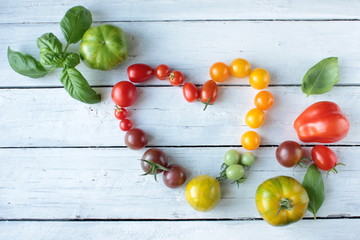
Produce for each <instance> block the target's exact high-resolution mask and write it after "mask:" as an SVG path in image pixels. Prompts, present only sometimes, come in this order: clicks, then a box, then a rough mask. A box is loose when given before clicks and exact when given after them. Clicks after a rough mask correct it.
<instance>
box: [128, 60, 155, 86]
mask: <svg viewBox="0 0 360 240" xmlns="http://www.w3.org/2000/svg"><path fill="white" fill-rule="evenodd" d="M127 74H128V77H129V80H130V81H132V82H134V83H139V82H144V81H146V80H149V79H150V78H151V77H152V76H153V75H154V70H153V69H152V68H151V67H150V66H148V65H146V64H143V63H136V64H133V65H131V66H129V67H128V69H127Z"/></svg>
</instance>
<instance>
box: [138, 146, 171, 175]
mask: <svg viewBox="0 0 360 240" xmlns="http://www.w3.org/2000/svg"><path fill="white" fill-rule="evenodd" d="M141 160H142V161H141V168H142V169H143V170H144V172H145V173H148V174H154V173H155V171H156V173H161V172H162V171H163V170H162V169H160V168H159V167H160V166H161V167H165V168H166V167H167V165H168V163H169V161H168V157H167V156H166V154H165V153H164V152H163V151H161V150H160V149H157V148H150V149H149V150H147V151H146V152H145V153H144V154H143V156H142V158H141ZM144 160H146V161H148V162H150V164H149V163H148V162H146V161H144ZM156 164H158V165H160V166H158V165H156ZM151 165H152V166H151ZM152 167H153V169H151V168H152ZM151 170H153V171H151Z"/></svg>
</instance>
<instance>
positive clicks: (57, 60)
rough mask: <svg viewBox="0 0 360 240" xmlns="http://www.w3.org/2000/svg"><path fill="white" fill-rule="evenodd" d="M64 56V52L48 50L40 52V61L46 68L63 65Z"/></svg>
mask: <svg viewBox="0 0 360 240" xmlns="http://www.w3.org/2000/svg"><path fill="white" fill-rule="evenodd" d="M64 58H65V57H64V54H62V53H54V52H47V51H45V52H42V53H40V63H41V65H43V66H44V67H46V68H54V67H55V68H59V67H62V63H63V61H64Z"/></svg>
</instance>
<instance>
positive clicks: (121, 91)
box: [111, 81, 136, 107]
mask: <svg viewBox="0 0 360 240" xmlns="http://www.w3.org/2000/svg"><path fill="white" fill-rule="evenodd" d="M111 98H112V100H113V101H114V103H115V104H116V105H118V106H120V107H129V106H131V105H133V104H134V102H135V100H136V87H135V85H134V84H132V83H131V82H129V81H121V82H118V83H117V84H115V86H114V87H113V89H112V91H111Z"/></svg>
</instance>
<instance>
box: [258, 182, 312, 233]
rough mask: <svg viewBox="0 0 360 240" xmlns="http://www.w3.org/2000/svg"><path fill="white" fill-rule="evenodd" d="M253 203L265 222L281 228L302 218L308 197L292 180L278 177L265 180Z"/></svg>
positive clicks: (300, 186)
mask: <svg viewBox="0 0 360 240" xmlns="http://www.w3.org/2000/svg"><path fill="white" fill-rule="evenodd" d="M255 202H256V207H257V209H258V211H259V213H260V214H261V216H262V217H263V218H264V220H265V221H267V222H268V223H269V224H271V225H274V226H283V225H288V224H290V223H293V222H296V221H299V220H300V219H302V218H303V216H304V215H305V212H306V209H307V206H308V204H309V196H308V194H307V192H306V190H305V188H304V187H303V186H302V185H301V184H300V183H299V182H298V181H297V180H295V179H294V178H292V177H287V176H278V177H274V178H270V179H268V180H266V181H265V182H263V183H262V184H261V185H260V186H259V187H258V188H257V190H256V196H255Z"/></svg>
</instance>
